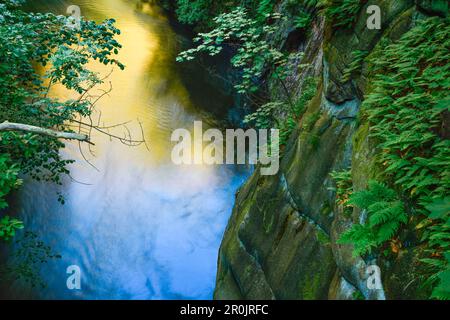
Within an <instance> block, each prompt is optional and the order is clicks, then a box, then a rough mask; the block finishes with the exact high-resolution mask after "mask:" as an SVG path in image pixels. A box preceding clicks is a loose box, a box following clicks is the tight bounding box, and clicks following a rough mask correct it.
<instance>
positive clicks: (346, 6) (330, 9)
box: [321, 0, 365, 28]
mask: <svg viewBox="0 0 450 320" xmlns="http://www.w3.org/2000/svg"><path fill="white" fill-rule="evenodd" d="M364 2H365V1H364V0H323V1H321V5H323V6H324V7H325V16H326V17H327V18H328V19H330V21H331V23H332V25H333V27H336V28H338V27H344V28H350V27H351V26H352V25H353V23H354V22H355V20H356V18H357V15H358V12H359V10H360V9H361V7H362V5H363V3H364Z"/></svg>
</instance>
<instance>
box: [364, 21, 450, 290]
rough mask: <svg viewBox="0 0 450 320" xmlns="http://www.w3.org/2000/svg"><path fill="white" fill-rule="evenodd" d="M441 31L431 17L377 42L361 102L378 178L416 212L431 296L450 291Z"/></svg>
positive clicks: (445, 43) (448, 27)
mask: <svg viewBox="0 0 450 320" xmlns="http://www.w3.org/2000/svg"><path fill="white" fill-rule="evenodd" d="M449 39H450V20H449V19H448V18H446V19H442V18H437V17H434V18H429V19H426V20H423V21H422V22H419V23H418V24H417V25H416V26H415V27H414V28H413V29H411V30H410V31H408V32H407V33H406V34H404V35H403V36H402V37H401V39H400V40H398V41H397V42H395V43H392V44H388V43H383V45H382V46H381V47H380V48H379V50H378V51H379V53H378V54H375V55H374V57H373V58H371V59H370V61H369V70H371V72H372V73H373V74H376V76H375V77H374V80H373V82H372V85H371V87H372V88H373V89H372V91H371V92H370V93H369V94H368V96H367V97H366V99H365V101H364V103H363V106H362V110H363V113H364V114H365V115H366V117H367V119H368V121H369V124H370V128H371V129H370V132H371V133H370V135H371V137H372V139H373V140H374V141H375V142H376V143H377V149H378V150H379V152H378V162H379V165H380V166H381V168H382V169H383V171H384V173H385V176H386V179H387V180H388V181H390V183H391V184H393V185H394V186H395V188H396V189H397V190H399V191H400V192H401V193H402V194H403V195H405V196H407V198H408V202H409V206H411V207H412V208H413V209H412V211H413V212H414V213H415V214H416V215H417V216H418V217H419V218H420V217H421V219H422V221H421V222H420V224H419V225H418V226H417V229H418V230H423V231H421V233H422V235H423V237H422V241H423V242H424V243H425V244H426V245H427V247H428V252H429V258H428V259H424V260H423V261H424V262H426V263H427V264H428V265H430V266H431V267H432V268H433V270H434V272H435V276H432V277H431V280H433V281H434V284H435V290H434V292H433V297H435V298H448V297H449V296H450V288H449V287H448V271H447V270H448V268H449V262H448V259H446V257H447V256H448V253H449V252H450V208H449V200H450V199H449V194H450V140H449V139H448V124H446V123H448V120H446V119H448V114H449V112H450V98H449V95H448V88H449V87H450V64H449V63H448V59H449V55H448V52H449V48H450V43H449ZM446 277H447V278H446ZM446 284H447V285H446ZM443 288H446V291H445V292H444V291H443Z"/></svg>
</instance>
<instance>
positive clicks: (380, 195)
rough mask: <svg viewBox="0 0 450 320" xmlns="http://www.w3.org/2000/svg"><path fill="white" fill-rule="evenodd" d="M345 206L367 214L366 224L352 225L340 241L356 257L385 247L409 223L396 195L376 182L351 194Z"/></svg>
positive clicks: (401, 203)
mask: <svg viewBox="0 0 450 320" xmlns="http://www.w3.org/2000/svg"><path fill="white" fill-rule="evenodd" d="M348 204H349V205H352V206H356V207H358V208H360V209H363V210H366V211H367V221H366V222H365V223H364V224H356V225H354V226H353V227H352V228H350V230H348V231H347V232H345V233H343V234H342V236H341V238H340V240H339V243H341V244H343V243H351V244H353V245H354V247H355V249H354V252H353V253H354V255H355V256H358V255H365V254H368V253H371V252H372V251H373V249H374V248H378V247H380V246H382V245H384V244H385V243H386V242H387V241H389V240H390V239H392V238H393V237H394V236H395V235H396V234H397V232H398V231H399V229H400V227H401V226H402V225H403V224H406V223H407V222H408V215H407V213H406V211H405V208H404V205H403V202H402V201H401V200H399V199H398V196H397V193H396V192H395V191H394V190H392V189H390V188H388V187H387V186H386V185H385V184H383V183H380V182H377V181H370V182H369V188H368V189H367V190H363V191H359V192H355V193H353V194H351V195H350V199H349V201H348Z"/></svg>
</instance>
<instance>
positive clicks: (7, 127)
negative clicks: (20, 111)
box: [0, 121, 89, 142]
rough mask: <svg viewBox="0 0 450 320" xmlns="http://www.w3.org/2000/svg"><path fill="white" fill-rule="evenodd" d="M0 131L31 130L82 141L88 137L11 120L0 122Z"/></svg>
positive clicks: (87, 139) (45, 134)
mask: <svg viewBox="0 0 450 320" xmlns="http://www.w3.org/2000/svg"><path fill="white" fill-rule="evenodd" d="M1 131H23V132H31V133H36V134H40V135H44V136H49V137H54V138H57V139H66V140H78V141H83V142H89V137H88V136H87V135H85V134H81V133H72V132H61V131H55V130H52V129H47V128H41V127H36V126H31V125H28V124H23V123H12V122H8V121H5V122H3V123H0V132H1Z"/></svg>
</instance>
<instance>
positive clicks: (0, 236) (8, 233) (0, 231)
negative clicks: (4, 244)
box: [0, 216, 23, 241]
mask: <svg viewBox="0 0 450 320" xmlns="http://www.w3.org/2000/svg"><path fill="white" fill-rule="evenodd" d="M20 229H23V222H22V221H19V220H17V219H12V218H10V217H8V216H4V217H3V218H1V219H0V240H3V241H9V240H10V239H11V238H13V237H14V236H15V235H16V230H20Z"/></svg>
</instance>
